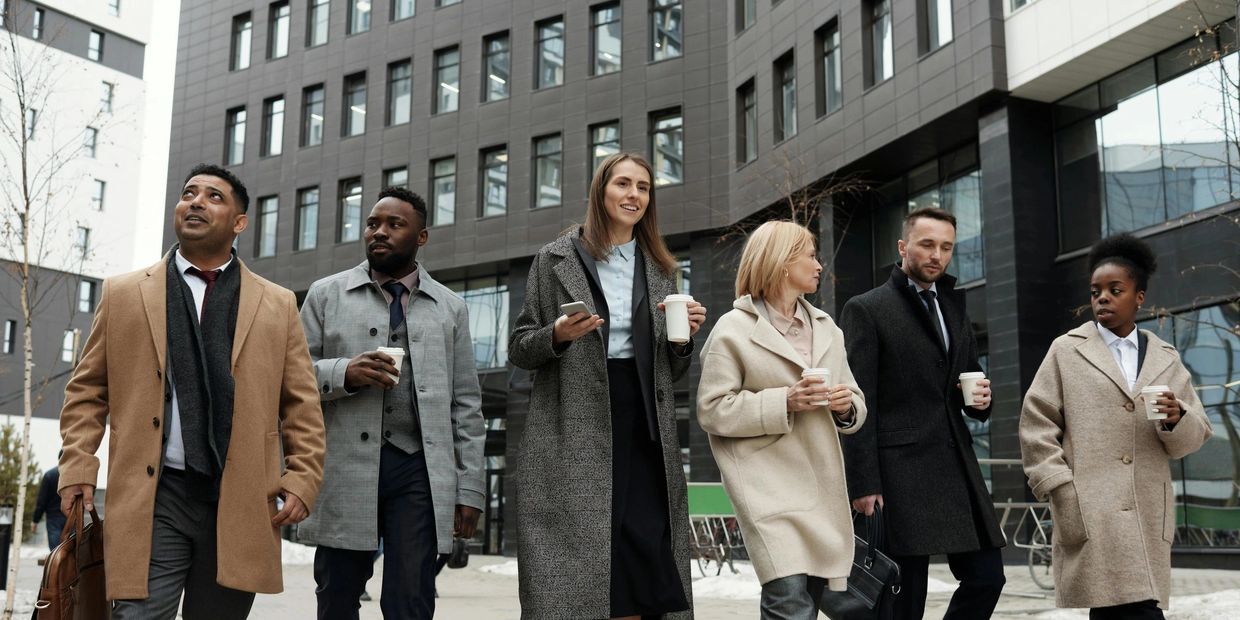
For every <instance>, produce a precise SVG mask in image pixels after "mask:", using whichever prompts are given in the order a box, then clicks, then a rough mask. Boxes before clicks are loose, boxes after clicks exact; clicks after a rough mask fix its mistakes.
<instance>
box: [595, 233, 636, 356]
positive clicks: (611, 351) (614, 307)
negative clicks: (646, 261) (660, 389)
mask: <svg viewBox="0 0 1240 620" xmlns="http://www.w3.org/2000/svg"><path fill="white" fill-rule="evenodd" d="M636 258H637V238H636V237H634V238H633V239H632V240H630V241H629V242H628V243H623V244H620V245H616V246H612V248H611V252H610V253H608V254H607V260H605V261H600V262H598V263H597V264H596V265H595V267H596V268H597V269H598V280H599V282H598V283H599V286H601V287H602V288H603V297H604V298H605V299H607V313H608V315H609V316H608V317H607V319H608V322H609V323H610V324H609V325H608V327H607V357H608V358H609V359H625V358H630V357H633V355H634V351H633V272H634V271H635V268H636V266H637V260H636Z"/></svg>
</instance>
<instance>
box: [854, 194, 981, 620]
mask: <svg viewBox="0 0 1240 620" xmlns="http://www.w3.org/2000/svg"><path fill="white" fill-rule="evenodd" d="M902 237H903V238H902V239H901V240H900V242H899V251H900V257H901V259H902V260H901V263H900V265H898V266H896V267H895V269H894V270H893V271H892V273H891V279H890V280H888V281H887V282H886V283H884V284H883V285H881V286H879V287H878V288H875V289H874V290H872V291H869V292H867V293H864V294H862V295H858V296H857V297H854V298H852V299H850V300H849V301H848V303H847V304H845V305H844V311H843V313H842V314H841V316H840V328H841V329H843V331H844V339H845V342H846V343H847V348H848V365H849V366H850V367H851V368H852V371H853V375H854V376H855V377H856V379H857V384H858V385H859V386H860V387H861V390H862V392H863V393H864V394H865V400H866V405H867V406H868V407H869V421H868V423H867V424H866V425H865V426H864V427H863V428H862V429H861V430H860V431H858V432H857V433H855V434H853V435H845V436H842V437H841V441H842V443H843V446H844V462H845V468H846V475H847V479H848V495H849V497H850V498H851V499H852V500H853V507H854V508H855V509H857V510H858V511H859V512H863V513H865V514H867V515H868V514H871V513H873V511H874V507H875V505H878V506H879V507H881V508H882V512H883V516H884V517H885V523H886V532H887V548H886V550H885V551H886V552H887V553H888V554H889V555H891V556H893V559H895V560H896V562H898V563H899V564H900V571H901V577H902V590H901V591H900V594H899V595H898V596H896V599H895V611H896V617H897V618H910V619H920V618H921V617H922V615H923V613H924V611H925V605H926V580H927V569H928V566H929V559H930V558H929V556H931V555H935V554H947V561H948V564H949V565H950V567H951V570H952V574H953V575H955V577H956V578H957V579H959V580H960V587H959V588H958V589H957V590H956V593H955V595H954V596H953V597H952V601H951V605H950V606H949V607H948V610H947V614H946V616H944V617H945V618H949V619H956V618H989V617H990V615H991V613H992V612H993V611H994V608H995V604H996V603H998V600H999V594H1000V592H1001V591H1002V590H1003V584H1004V577H1003V559H1002V556H1001V555H1000V552H999V548H1000V547H1002V546H1003V545H1004V540H1003V534H1002V533H1001V532H1000V531H999V526H998V520H997V519H996V518H995V513H994V507H993V505H992V504H991V499H990V493H989V492H988V491H987V489H986V484H985V481H984V480H983V479H982V474H981V470H980V468H979V467H978V464H977V457H976V456H975V455H974V454H973V448H972V444H973V440H972V437H971V436H970V434H969V430H968V428H967V427H966V426H965V424H964V418H963V416H962V415H961V413H962V412H963V413H964V414H966V415H968V416H970V417H972V418H975V419H977V420H986V419H987V418H989V417H990V396H991V395H990V382H989V381H986V380H983V381H981V382H979V388H978V389H976V390H975V391H974V406H966V405H965V403H964V397H963V395H962V394H961V391H960V388H959V381H958V377H959V376H960V374H961V373H963V372H973V371H978V370H981V367H980V366H979V365H978V362H977V346H976V341H975V340H974V336H973V329H972V327H971V325H970V323H969V316H968V313H967V312H966V311H965V298H964V294H963V293H962V292H958V291H956V290H955V288H954V286H955V278H953V277H951V276H948V275H944V272H945V271H946V269H947V265H948V263H950V262H951V257H952V249H953V247H954V246H955V242H956V218H955V217H954V216H952V215H951V214H950V213H948V212H946V211H944V210H942V209H920V210H917V211H914V212H912V213H910V214H908V216H907V217H906V218H905V220H904V230H903V235H902Z"/></svg>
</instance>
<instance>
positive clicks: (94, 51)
mask: <svg viewBox="0 0 1240 620" xmlns="http://www.w3.org/2000/svg"><path fill="white" fill-rule="evenodd" d="M86 57H87V58H88V59H90V60H93V61H95V62H103V33H102V32H99V31H98V30H91V31H90V40H89V42H88V43H87V46H86Z"/></svg>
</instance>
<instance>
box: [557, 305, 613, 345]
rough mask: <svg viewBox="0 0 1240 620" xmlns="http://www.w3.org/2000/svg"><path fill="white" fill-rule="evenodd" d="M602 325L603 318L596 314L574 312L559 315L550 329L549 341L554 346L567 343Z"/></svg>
mask: <svg viewBox="0 0 1240 620" xmlns="http://www.w3.org/2000/svg"><path fill="white" fill-rule="evenodd" d="M602 326H603V319H601V318H599V316H598V315H597V314H586V313H584V312H574V313H573V314H567V315H561V316H560V318H558V319H556V320H555V327H553V328H552V329H551V341H552V343H553V344H554V345H555V346H557V347H558V346H560V345H565V344H568V343H570V342H572V341H574V340H576V339H578V338H580V337H582V336H584V335H586V334H588V333H590V332H592V331H594V330H596V329H598V328H600V327H602Z"/></svg>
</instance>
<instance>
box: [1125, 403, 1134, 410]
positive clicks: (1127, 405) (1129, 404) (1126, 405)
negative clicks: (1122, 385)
mask: <svg viewBox="0 0 1240 620" xmlns="http://www.w3.org/2000/svg"><path fill="white" fill-rule="evenodd" d="M1132 409H1133V406H1132V403H1124V411H1132Z"/></svg>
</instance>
